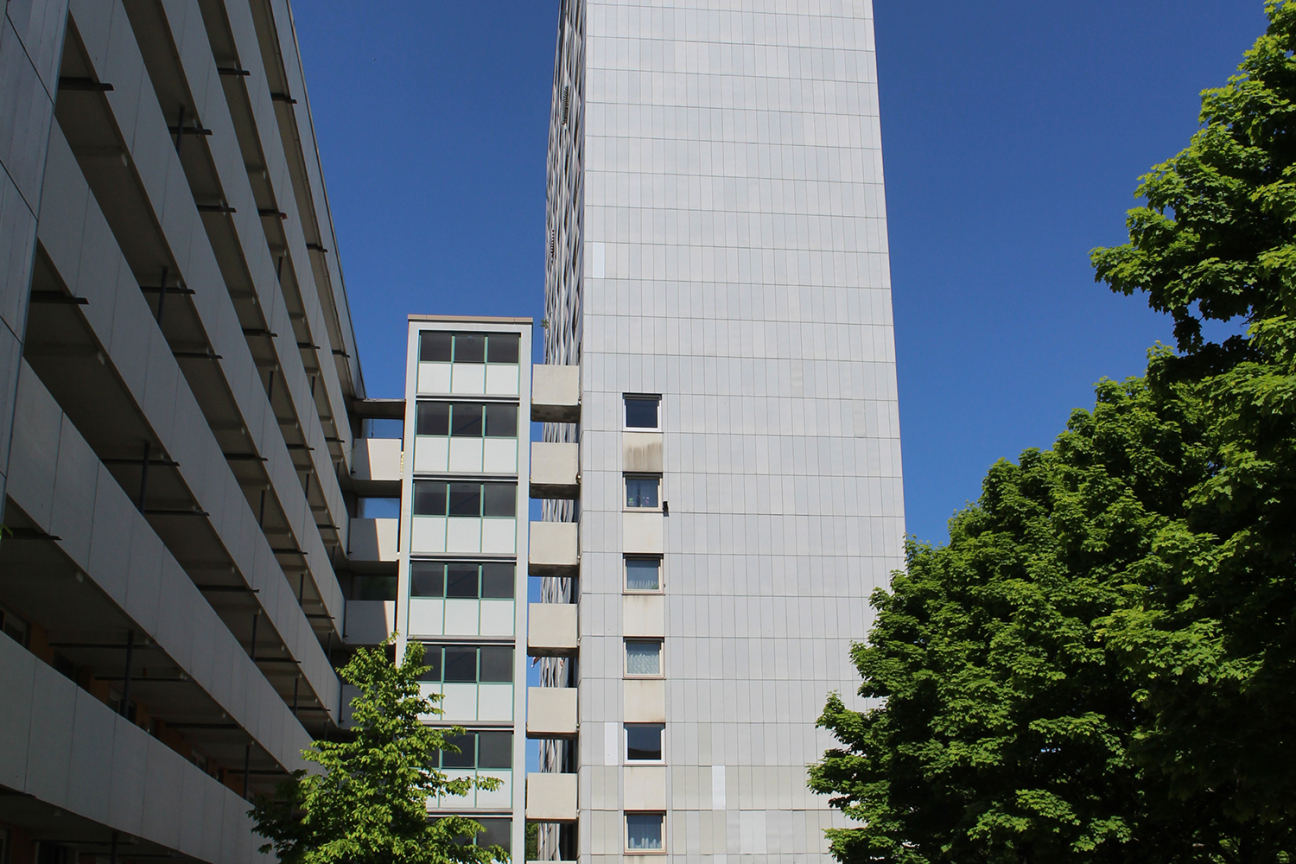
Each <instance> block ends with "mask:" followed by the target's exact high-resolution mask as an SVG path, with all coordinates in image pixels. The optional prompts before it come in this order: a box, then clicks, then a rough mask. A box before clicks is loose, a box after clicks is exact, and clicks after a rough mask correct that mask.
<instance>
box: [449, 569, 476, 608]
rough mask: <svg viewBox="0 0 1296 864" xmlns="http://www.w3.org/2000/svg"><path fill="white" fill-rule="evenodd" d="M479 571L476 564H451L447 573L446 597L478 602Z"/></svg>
mask: <svg viewBox="0 0 1296 864" xmlns="http://www.w3.org/2000/svg"><path fill="white" fill-rule="evenodd" d="M477 569H478V565H476V564H464V563H461V562H458V561H456V562H453V563H451V564H450V565H449V567H448V568H447V572H446V596H447V597H466V598H469V599H472V600H476V599H477Z"/></svg>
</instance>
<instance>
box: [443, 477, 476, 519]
mask: <svg viewBox="0 0 1296 864" xmlns="http://www.w3.org/2000/svg"><path fill="white" fill-rule="evenodd" d="M450 515H451V516H480V515H481V486H480V485H478V484H477V483H451V484H450Z"/></svg>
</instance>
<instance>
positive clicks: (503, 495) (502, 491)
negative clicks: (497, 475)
mask: <svg viewBox="0 0 1296 864" xmlns="http://www.w3.org/2000/svg"><path fill="white" fill-rule="evenodd" d="M482 490H483V493H482V494H483V495H484V496H485V499H486V500H485V507H484V509H483V513H484V515H486V516H516V515H517V485H516V484H514V483H486V484H484V485H483V486H482Z"/></svg>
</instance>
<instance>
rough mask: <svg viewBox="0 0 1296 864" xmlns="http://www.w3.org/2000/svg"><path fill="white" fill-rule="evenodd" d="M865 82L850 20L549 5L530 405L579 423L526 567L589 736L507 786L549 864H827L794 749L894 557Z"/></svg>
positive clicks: (874, 150)
mask: <svg viewBox="0 0 1296 864" xmlns="http://www.w3.org/2000/svg"><path fill="white" fill-rule="evenodd" d="M875 69H876V65H875V59H874V53H873V22H872V13H871V4H870V3H869V0H779V2H772V0H739V2H729V3H715V2H712V0H653V2H637V0H562V3H561V15H560V21H559V33H558V45H557V52H556V60H555V71H554V84H553V108H552V115H551V117H552V119H551V127H550V135H549V176H548V200H549V211H548V225H547V228H548V238H547V239H548V262H547V268H546V318H547V321H546V324H547V330H546V332H545V360H546V363H547V364H551V366H550V367H549V371H546V372H545V373H544V374H545V376H546V377H550V378H553V379H555V380H558V379H562V380H564V381H565V382H566V384H567V386H568V387H569V388H570V393H571V395H570V397H568V398H567V399H566V401H567V402H577V401H578V402H579V405H578V407H577V406H571V407H570V408H569V409H568V410H569V412H570V413H569V415H568V416H567V417H552V418H543V417H541V418H538V419H556V420H568V421H570V420H574V419H576V417H577V414H578V422H574V423H573V422H556V423H550V424H548V425H546V427H545V436H544V437H545V441H546V442H549V444H548V446H550V447H552V448H555V452H564V448H565V451H566V452H570V453H571V454H572V459H573V461H574V460H575V458H577V457H576V454H578V459H579V468H578V469H577V470H578V472H579V474H578V476H579V491H578V492H577V493H569V494H568V495H567V497H568V498H569V499H570V500H567V501H559V500H557V495H556V494H550V495H549V497H550V498H551V499H553V500H550V501H549V502H547V503H546V505H545V518H546V520H548V521H547V523H545V524H542V525H533V527H532V532H533V533H532V544H531V552H530V554H531V572H532V573H537V574H540V575H545V576H546V577H547V581H546V586H545V600H546V601H548V604H547V605H551V606H552V607H553V608H555V609H558V608H564V607H567V608H570V606H572V605H574V606H575V607H576V608H578V610H579V648H578V651H576V652H575V654H574V655H573V656H569V657H565V658H562V657H554V658H551V659H546V660H545V661H543V662H544V664H545V668H544V671H543V675H544V683H545V684H546V685H548V686H549V687H550V688H555V689H556V690H557V692H564V691H565V692H571V693H574V694H575V695H577V696H578V702H579V729H578V735H577V736H576V737H575V740H574V741H570V740H569V741H568V742H565V743H564V742H559V741H557V740H556V739H552V740H550V742H548V743H547V744H546V746H545V750H544V762H545V765H544V767H545V770H546V772H548V773H544V774H540V775H532V776H531V777H529V778H528V786H529V788H528V795H527V813H528V818H533V819H537V820H543V821H545V822H547V823H549V824H548V825H547V827H546V829H545V831H544V833H543V835H542V840H543V843H542V846H543V849H542V855H541V857H543V858H550V859H553V858H577V857H578V858H579V860H580V861H582V862H610V861H613V860H618V859H620V858H621V857H622V856H624V855H627V854H630V855H634V854H670V855H676V856H681V857H685V856H686V857H687V859H688V860H690V861H699V860H700V861H717V862H722V861H725V860H727V856H742V858H743V860H744V861H756V862H760V861H778V860H782V861H792V860H796V861H804V860H826V859H827V844H826V842H825V840H824V836H823V830H824V829H825V828H827V827H830V826H831V825H834V824H840V823H839V822H837V821H835V820H837V819H839V818H840V817H839V816H838V815H837V814H834V813H833V812H831V811H830V810H829V809H828V807H827V802H826V800H824V799H823V798H819V797H816V796H813V795H811V794H810V793H809V792H808V791H807V790H806V788H805V768H806V765H807V763H810V762H812V761H815V760H816V759H818V758H820V757H821V756H822V753H823V750H824V749H825V747H826V746H829V745H830V743H831V742H830V740H829V739H828V737H827V736H826V735H825V734H824V733H822V732H820V731H818V730H816V729H815V728H814V721H815V719H816V717H817V716H818V714H819V712H820V711H821V710H822V708H823V705H824V700H825V697H826V695H827V694H828V692H829V691H833V690H837V691H840V692H841V693H842V694H843V696H844V697H847V698H848V699H852V698H855V691H856V688H857V687H858V677H857V675H856V673H855V670H854V669H853V668H852V666H851V665H850V659H849V653H848V652H849V643H850V640H851V639H852V638H856V639H858V638H860V637H861V636H863V635H864V634H865V633H866V632H867V624H868V615H869V612H868V606H867V598H868V595H869V593H870V592H871V590H872V589H873V588H875V587H877V586H880V585H884V584H886V582H887V578H888V573H889V572H890V571H891V570H892V569H894V568H896V567H898V566H899V565H900V564H901V554H902V536H903V506H902V505H903V502H902V490H901V466H900V448H899V430H898V421H897V402H896V376H895V359H894V349H893V338H892V335H893V334H892V316H891V302H890V283H889V268H888V258H887V239H886V238H887V235H886V219H885V209H884V195H883V182H882V158H881V146H880V133H879V123H878V108H877V105H878V97H877V85H876V72H875ZM542 368H543V367H537V370H536V382H537V383H536V387H537V393H536V396H535V404H536V410H537V412H538V413H539V412H540V410H541V407H542V403H543V402H544V401H546V400H542V398H541V396H540V395H539V388H540V386H541V385H540V382H541V369H542ZM547 401H550V402H555V403H559V402H563V401H564V399H562V398H552V399H548V400H547ZM539 462H540V460H539V459H536V460H534V462H533V471H536V470H538V468H537V467H535V466H537V465H538V464H539ZM533 485H534V484H533ZM573 496H574V497H573ZM533 619H534V612H533ZM555 824H560V825H563V826H564V827H563V828H561V829H557V830H555V828H554V827H553V826H554V825H555ZM749 856H750V857H749Z"/></svg>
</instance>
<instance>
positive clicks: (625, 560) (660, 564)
mask: <svg viewBox="0 0 1296 864" xmlns="http://www.w3.org/2000/svg"><path fill="white" fill-rule="evenodd" d="M631 561H656V562H657V587H656V588H631V587H630V562H631ZM621 562H622V563H621V593H622V594H648V595H652V594H664V593H665V591H666V577H665V575H664V574H663V572H662V570H663V568H664V567H665V559H664V558H663V556H661V555H634V554H631V555H624V556H622V559H621Z"/></svg>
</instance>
